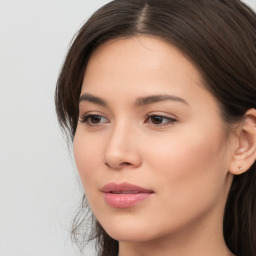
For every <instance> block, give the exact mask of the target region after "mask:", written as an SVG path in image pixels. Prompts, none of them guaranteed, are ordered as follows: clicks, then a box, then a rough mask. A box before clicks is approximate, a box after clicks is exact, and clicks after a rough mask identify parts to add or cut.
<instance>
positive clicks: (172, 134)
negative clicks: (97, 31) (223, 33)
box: [74, 36, 232, 241]
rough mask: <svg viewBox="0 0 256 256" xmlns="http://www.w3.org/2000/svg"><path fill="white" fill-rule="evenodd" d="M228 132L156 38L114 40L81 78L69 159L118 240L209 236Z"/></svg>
mask: <svg viewBox="0 0 256 256" xmlns="http://www.w3.org/2000/svg"><path fill="white" fill-rule="evenodd" d="M228 145H229V144H228V141H227V132H226V130H225V128H224V123H223V121H222V119H221V117H220V114H219V108H218V105H217V102H216V100H215V98H214V97H213V96H212V95H211V94H210V93H209V92H208V91H207V90H206V89H205V87H204V85H203V81H202V77H201V76H200V73H199V72H198V70H197V69H196V68H195V66H194V65H193V64H192V63H191V62H190V61H188V59H187V58H185V57H184V56H183V55H182V54H181V53H180V52H179V51H178V50H177V49H176V48H174V47H173V46H172V45H170V44H168V43H166V42H164V41H162V40H161V39H158V38H156V37H149V36H138V37H131V38H126V39H116V40H111V41H108V42H107V43H105V44H103V45H101V46H100V47H99V48H98V49H97V50H96V51H95V52H94V53H93V55H92V56H91V58H90V60H89V63H88V65H87V69H86V72H85V75H84V80H83V85H82V90H81V98H80V105H79V122H78V126H77V130H76V134H75V137H74V155H75V161H76V165H77V168H78V172H79V175H80V178H81V181H82V184H83V187H84V190H85V194H86V196H87V199H88V201H89V204H90V206H91V209H92V211H93V213H94V214H95V216H96V218H97V219H98V221H99V222H100V223H101V225H102V226H103V228H104V229H105V230H106V231H107V233H109V235H110V236H112V237H113V238H115V239H117V240H119V241H150V240H154V239H158V238H162V237H167V236H170V235H174V234H178V233H180V232H183V233H184V234H189V232H190V231H191V230H195V227H197V228H198V229H199V228H200V229H202V227H207V229H211V228H212V229H215V230H216V229H218V228H216V227H218V225H219V226H220V227H221V226H222V218H223V211H224V206H225V201H226V197H227V193H228V190H229V188H230V184H231V181H232V176H231V175H230V174H229V173H228V168H229V163H230V159H231V156H230V150H229V146H228Z"/></svg>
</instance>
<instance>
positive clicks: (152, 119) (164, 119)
mask: <svg viewBox="0 0 256 256" xmlns="http://www.w3.org/2000/svg"><path fill="white" fill-rule="evenodd" d="M176 121H177V120H176V119H174V118H171V117H168V116H162V115H150V116H148V118H147V120H146V122H148V123H150V124H152V125H155V126H164V125H170V124H174V123H175V122H176Z"/></svg>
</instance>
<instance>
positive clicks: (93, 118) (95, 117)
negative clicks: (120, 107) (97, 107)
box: [89, 116, 101, 124]
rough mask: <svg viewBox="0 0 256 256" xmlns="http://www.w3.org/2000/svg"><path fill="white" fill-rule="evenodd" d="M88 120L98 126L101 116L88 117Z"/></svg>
mask: <svg viewBox="0 0 256 256" xmlns="http://www.w3.org/2000/svg"><path fill="white" fill-rule="evenodd" d="M89 120H90V122H91V123H93V124H98V123H100V121H101V116H90V118H89Z"/></svg>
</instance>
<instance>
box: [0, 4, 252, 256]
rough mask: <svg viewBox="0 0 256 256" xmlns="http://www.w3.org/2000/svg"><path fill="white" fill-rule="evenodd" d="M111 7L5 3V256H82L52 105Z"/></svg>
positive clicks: (71, 182)
mask: <svg viewBox="0 0 256 256" xmlns="http://www.w3.org/2000/svg"><path fill="white" fill-rule="evenodd" d="M127 1H129V0H127ZM106 2H109V1H106V0H105V1H104V0H44V1H42V0H0V256H74V255H79V253H78V251H77V250H76V249H75V247H73V246H72V245H71V242H70V239H69V232H68V231H69V227H70V222H71V219H72V216H73V213H74V211H75V209H76V206H77V204H78V201H79V199H80V196H81V194H82V189H81V187H80V185H79V182H78V178H77V172H76V168H75V165H74V161H73V156H72V152H68V150H67V146H66V144H65V141H64V139H63V136H62V135H61V132H60V130H59V127H58V125H57V120H56V116H55V107H54V100H53V99H54V91H55V83H56V80H57V76H58V73H59V70H60V67H61V64H62V62H63V59H64V56H65V53H66V52H67V49H68V46H69V43H70V41H71V39H72V37H73V35H74V33H75V32H76V31H77V30H78V29H79V28H80V27H81V25H82V24H83V22H84V21H85V20H86V19H88V18H89V16H90V15H91V14H92V13H93V12H94V11H95V10H96V9H98V7H100V6H102V5H103V4H104V3H106ZM245 2H246V3H248V4H249V5H250V6H252V7H253V8H254V9H256V0H247V1H245ZM85 255H88V256H93V255H95V253H93V250H92V249H90V248H89V249H88V250H87V252H86V254H85Z"/></svg>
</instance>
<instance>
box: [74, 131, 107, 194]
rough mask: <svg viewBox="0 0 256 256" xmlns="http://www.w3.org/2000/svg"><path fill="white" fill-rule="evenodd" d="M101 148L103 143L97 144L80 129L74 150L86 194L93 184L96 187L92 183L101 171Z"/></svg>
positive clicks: (76, 135)
mask: <svg viewBox="0 0 256 256" xmlns="http://www.w3.org/2000/svg"><path fill="white" fill-rule="evenodd" d="M101 147H102V143H97V141H94V140H93V138H91V137H90V136H84V135H83V133H82V132H81V131H80V130H79V128H78V130H77V132H76V134H75V137H74V142H73V150H74V158H75V162H76V167H77V170H78V173H79V176H80V179H81V181H82V184H83V186H84V189H85V192H86V190H89V189H90V186H91V185H92V184H93V185H94V186H95V183H93V182H92V181H93V180H94V179H96V173H97V172H98V170H99V160H100V158H101ZM102 159H103V157H102Z"/></svg>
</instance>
